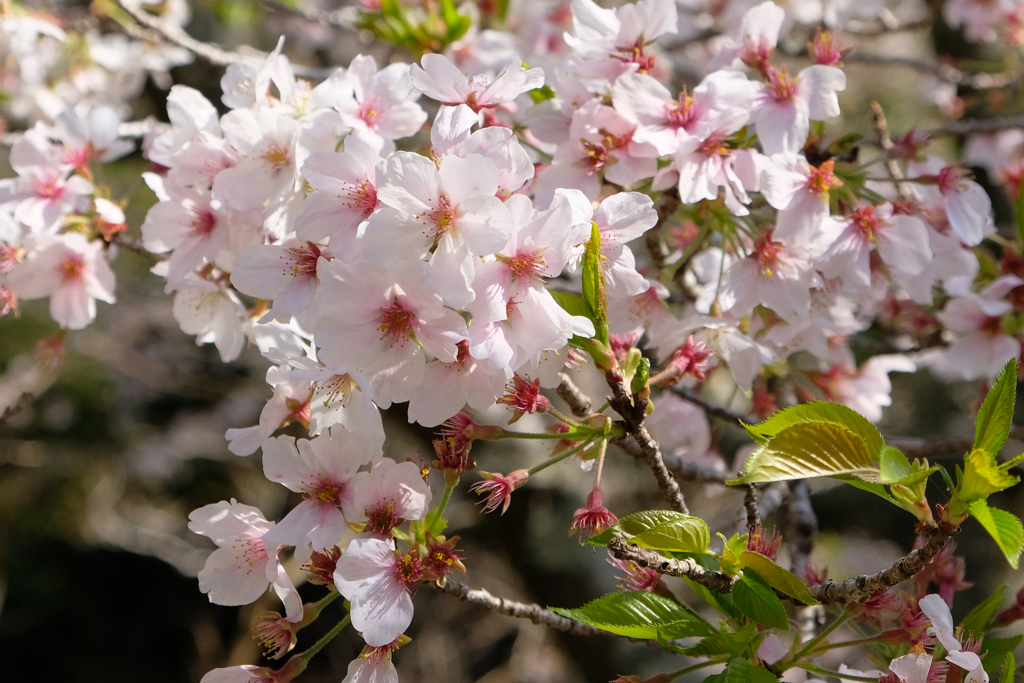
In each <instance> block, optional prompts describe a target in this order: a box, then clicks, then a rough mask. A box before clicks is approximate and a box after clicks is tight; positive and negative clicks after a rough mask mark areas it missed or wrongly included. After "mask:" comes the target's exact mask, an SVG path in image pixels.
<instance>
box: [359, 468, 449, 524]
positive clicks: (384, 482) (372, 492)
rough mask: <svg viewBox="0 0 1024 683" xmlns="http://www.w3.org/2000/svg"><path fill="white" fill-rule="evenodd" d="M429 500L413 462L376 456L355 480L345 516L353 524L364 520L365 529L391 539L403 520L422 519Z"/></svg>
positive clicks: (427, 491)
mask: <svg viewBox="0 0 1024 683" xmlns="http://www.w3.org/2000/svg"><path fill="white" fill-rule="evenodd" d="M430 499H431V493H430V487H429V486H427V483H426V482H425V481H423V473H422V472H421V471H420V467H419V466H418V465H417V464H416V463H413V462H410V461H405V462H395V461H394V460H391V459H390V458H379V459H377V460H375V461H374V463H373V469H372V470H370V474H369V476H367V477H366V478H365V479H363V480H361V481H360V482H359V486H358V487H357V488H356V491H355V497H354V498H353V500H352V510H351V513H350V514H349V515H348V517H349V521H350V522H353V523H360V522H365V523H366V530H367V531H368V532H370V533H372V534H374V535H375V536H377V537H379V538H391V532H392V531H393V530H394V528H395V527H397V526H399V525H400V524H402V523H403V522H406V521H416V520H419V519H423V517H424V515H426V514H427V509H428V508H429V507H430Z"/></svg>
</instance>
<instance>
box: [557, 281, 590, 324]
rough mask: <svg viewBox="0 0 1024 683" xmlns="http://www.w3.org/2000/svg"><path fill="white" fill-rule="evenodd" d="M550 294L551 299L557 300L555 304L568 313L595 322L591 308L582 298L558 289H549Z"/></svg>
mask: <svg viewBox="0 0 1024 683" xmlns="http://www.w3.org/2000/svg"><path fill="white" fill-rule="evenodd" d="M548 292H550V293H551V298H552V299H554V300H555V303H556V304H558V305H559V306H561V307H562V310H564V311H565V312H566V313H568V314H569V315H579V316H582V317H584V318H586V319H588V320H590V321H591V322H593V320H594V312H593V311H592V310H590V306H589V305H587V301H586V299H584V298H583V297H582V296H580V295H579V294H571V293H569V292H563V291H561V290H558V289H549V290H548Z"/></svg>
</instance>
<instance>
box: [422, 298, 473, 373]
mask: <svg viewBox="0 0 1024 683" xmlns="http://www.w3.org/2000/svg"><path fill="white" fill-rule="evenodd" d="M416 338H417V339H418V340H419V341H420V343H421V344H422V345H423V348H424V350H426V351H427V353H430V354H433V355H434V356H435V357H437V358H438V359H440V360H441V361H442V362H445V363H452V362H454V361H455V359H456V358H457V357H458V343H459V342H460V341H462V340H463V339H465V338H466V323H465V321H464V320H463V319H462V316H460V315H459V314H458V313H456V312H455V311H452V310H449V309H444V312H443V314H442V315H441V317H440V318H436V319H434V320H432V321H431V322H430V324H429V325H424V326H423V327H421V328H420V329H418V330H417V331H416Z"/></svg>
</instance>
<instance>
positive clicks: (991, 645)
mask: <svg viewBox="0 0 1024 683" xmlns="http://www.w3.org/2000/svg"><path fill="white" fill-rule="evenodd" d="M1022 640H1024V636H1012V637H1010V638H986V639H985V640H984V641H983V642H982V643H981V652H980V653H978V654H979V655H981V657H982V660H981V662H982V664H983V665H984V667H985V672H986V673H988V674H994V673H995V672H996V670H997V669H998V668H999V665H1000V664H1002V663H1003V662H1005V661H1006V655H1008V654H1010V653H1011V652H1013V651H1014V650H1016V649H1017V646H1018V645H1020V641H1022ZM1003 675H1004V676H1005V675H1006V674H1005V672H1004V673H1003Z"/></svg>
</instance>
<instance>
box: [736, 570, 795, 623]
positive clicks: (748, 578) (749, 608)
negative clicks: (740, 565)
mask: <svg viewBox="0 0 1024 683" xmlns="http://www.w3.org/2000/svg"><path fill="white" fill-rule="evenodd" d="M732 601H733V604H734V605H736V609H738V610H739V611H740V612H742V613H743V614H744V615H745V616H747V617H749V618H751V619H753V620H754V621H756V622H757V623H759V624H761V625H762V626H770V627H772V628H779V629H782V630H783V631H788V630H789V617H788V616H786V607H785V605H783V604H782V601H781V600H779V596H777V595H775V591H773V590H772V588H771V586H769V585H768V584H767V583H765V581H764V579H762V578H761V577H760V576H758V575H757V572H756V571H754V570H753V569H745V570H744V571H743V576H741V577H740V578H739V580H737V581H736V583H735V584H733V587H732Z"/></svg>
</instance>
